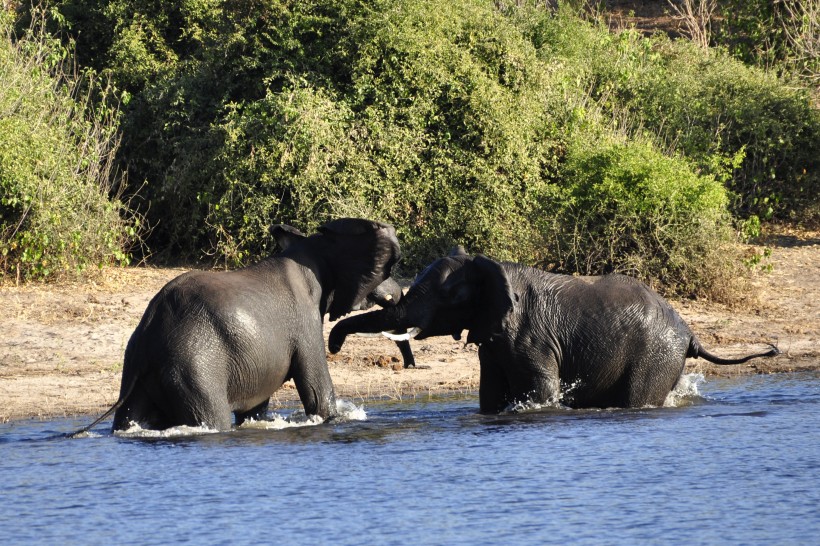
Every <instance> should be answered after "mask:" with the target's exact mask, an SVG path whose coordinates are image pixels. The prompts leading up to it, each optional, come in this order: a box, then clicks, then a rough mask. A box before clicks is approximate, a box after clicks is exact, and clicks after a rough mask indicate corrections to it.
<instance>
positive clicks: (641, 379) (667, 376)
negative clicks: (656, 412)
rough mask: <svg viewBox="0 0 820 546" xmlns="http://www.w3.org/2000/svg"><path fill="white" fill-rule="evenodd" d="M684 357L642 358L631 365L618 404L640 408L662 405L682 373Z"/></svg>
mask: <svg viewBox="0 0 820 546" xmlns="http://www.w3.org/2000/svg"><path fill="white" fill-rule="evenodd" d="M685 362H686V358H685V357H677V358H664V359H662V360H661V361H660V362H658V361H657V359H650V358H647V359H644V360H642V361H640V362H637V363H635V364H634V365H633V368H632V370H631V373H630V374H629V377H628V379H627V382H626V389H624V391H625V397H624V399H623V400H622V401H621V403H620V404H618V405H619V406H622V407H626V408H640V407H644V406H656V407H659V406H663V404H664V402H665V401H666V397H667V396H668V395H669V393H670V392H671V391H672V389H674V388H675V385H676V384H677V382H678V379H680V375H681V373H683V367H684V364H685Z"/></svg>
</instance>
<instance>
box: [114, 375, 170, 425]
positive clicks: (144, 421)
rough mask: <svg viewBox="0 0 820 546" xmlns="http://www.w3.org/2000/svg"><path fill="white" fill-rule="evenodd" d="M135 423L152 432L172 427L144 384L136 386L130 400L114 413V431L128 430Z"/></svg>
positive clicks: (129, 397)
mask: <svg viewBox="0 0 820 546" xmlns="http://www.w3.org/2000/svg"><path fill="white" fill-rule="evenodd" d="M133 423H136V424H137V425H139V426H140V427H142V428H145V429H151V430H161V429H164V428H168V427H169V426H171V425H170V424H169V422H168V418H167V416H166V415H165V413H164V412H163V411H162V410H161V409H160V408H159V406H157V405H156V403H155V402H154V401H153V400H152V399H151V397H150V396H149V395H148V392H147V390H146V387H145V385H143V384H142V383H137V384H136V385H135V386H134V390H133V391H132V392H131V394H130V396H128V399H126V401H125V402H124V403H123V404H122V406H120V407H119V408H118V409H117V411H116V413H114V424H113V425H112V430H128V429H129V428H131V425H132V424H133Z"/></svg>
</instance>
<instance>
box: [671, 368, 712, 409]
mask: <svg viewBox="0 0 820 546" xmlns="http://www.w3.org/2000/svg"><path fill="white" fill-rule="evenodd" d="M705 381H706V379H705V378H704V377H703V374H702V373H687V374H683V375H681V376H680V379H678V383H677V385H675V388H674V389H672V392H670V393H669V394H667V395H666V400H664V402H663V407H665V408H677V407H680V406H688V405H689V404H690V403H691V401H692V399H694V398H701V394H700V391H699V390H698V386H699V385H700V384H702V383H704V382H705Z"/></svg>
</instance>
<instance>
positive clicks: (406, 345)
mask: <svg viewBox="0 0 820 546" xmlns="http://www.w3.org/2000/svg"><path fill="white" fill-rule="evenodd" d="M401 298H402V289H401V286H400V285H399V283H397V282H396V281H395V279H393V278H392V277H390V278H388V279H386V280H385V281H384V282H383V283H381V284H380V285H379V286H377V287H376V289H375V290H373V292H371V293H370V294H368V295H367V297H366V298H365V299H363V300H362V301H361V302H359V303H358V304H357V305H356V306H355V307H354V308H353V309H352V310H353V311H364V310H366V309H371V308H372V307H373V306H374V305H379V306H381V307H394V306H395V305H397V304H398V303H399V301H400V300H401ZM395 343H396V347H398V349H399V352H400V353H401V356H402V361H403V362H404V367H405V368H415V367H416V359H415V357H414V356H413V349H412V348H411V347H410V340H409V339H398V340H395Z"/></svg>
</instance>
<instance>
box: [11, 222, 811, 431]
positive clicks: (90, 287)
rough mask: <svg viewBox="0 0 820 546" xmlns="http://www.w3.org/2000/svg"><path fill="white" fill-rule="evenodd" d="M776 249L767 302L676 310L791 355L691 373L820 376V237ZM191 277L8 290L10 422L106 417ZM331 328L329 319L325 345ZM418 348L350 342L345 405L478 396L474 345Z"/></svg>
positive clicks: (291, 395) (794, 238)
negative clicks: (140, 339)
mask: <svg viewBox="0 0 820 546" xmlns="http://www.w3.org/2000/svg"><path fill="white" fill-rule="evenodd" d="M767 245H768V247H770V248H772V257H771V263H772V264H773V270H772V271H771V272H770V273H757V274H755V275H754V276H753V278H752V283H753V284H754V285H755V289H756V291H757V292H758V298H757V300H758V301H757V303H755V304H752V305H750V306H748V308H744V309H731V308H728V307H726V306H723V305H718V304H713V303H708V302H700V301H683V300H673V301H671V302H670V303H671V304H672V305H673V307H674V308H675V309H676V310H677V311H678V312H679V313H680V315H681V316H682V317H683V318H684V320H686V322H687V323H688V324H689V326H690V327H691V328H692V331H693V332H694V333H695V334H696V335H697V336H698V338H699V340H700V342H701V343H702V344H703V346H704V347H706V349H707V350H709V351H710V352H712V353H714V354H716V355H719V356H722V357H735V356H739V355H743V354H748V353H753V352H760V351H761V350H765V349H764V348H765V346H766V345H767V344H768V343H774V344H776V345H777V346H778V348H779V349H780V351H781V353H782V354H781V355H779V356H776V357H773V358H760V359H755V360H752V361H750V362H748V363H746V364H739V365H732V366H716V365H713V364H710V363H708V362H706V361H704V360H702V359H688V360H687V363H686V367H685V370H684V373H702V374H703V375H704V376H706V377H707V378H708V377H709V376H724V377H725V376H735V375H742V374H743V375H745V374H767V373H787V372H792V371H807V370H820V341H819V340H820V234H817V233H809V234H797V235H795V234H779V235H776V236H773V237H770V238H769V240H768V241H767ZM752 250H754V247H752ZM184 271H186V270H185V269H174V268H169V269H158V268H151V267H130V268H111V269H107V270H104V271H102V272H101V273H100V274H99V275H98V278H95V279H94V280H90V281H86V282H83V283H79V282H69V283H57V284H53V285H42V284H41V285H37V284H32V285H24V286H19V287H17V286H0V304H2V308H3V309H5V312H4V313H3V314H2V315H1V316H0V331H2V332H3V338H2V341H0V423H2V422H8V421H12V420H23V419H50V418H58V417H73V416H84V417H85V416H88V417H92V418H93V417H96V416H99V415H101V414H102V413H103V412H104V411H105V410H106V409H108V408H109V407H110V406H111V405H112V404H113V403H114V402H115V401H116V399H117V396H118V394H119V383H120V375H121V373H122V356H123V352H124V351H125V345H126V343H127V341H128V338H129V337H130V335H131V332H132V331H133V329H134V328H135V327H136V324H137V323H138V322H139V319H140V317H141V316H142V313H143V311H144V310H145V307H146V306H147V304H148V301H149V300H150V299H151V297H153V296H154V294H155V293H156V292H157V291H158V290H159V289H160V288H161V287H162V286H163V285H164V284H165V283H166V282H167V281H169V280H170V279H172V278H174V277H176V276H177V275H179V274H181V273H183V272H184ZM332 326H333V323H325V339H327V334H328V332H329V331H330V328H331V327H332ZM412 346H413V352H414V354H415V355H416V361H417V363H418V364H419V365H420V366H424V368H423V369H409V370H405V369H403V368H402V365H401V355H400V354H399V352H398V349H397V348H396V346H395V344H394V343H393V342H391V341H389V340H387V339H385V338H382V337H361V336H352V337H350V338H349V340H348V342H347V343H346V344H345V346H344V348H343V349H342V351H341V352H340V353H339V354H338V355H329V357H328V366H329V369H330V374H331V377H332V379H333V384H334V388H335V391H336V397H337V398H338V399H345V400H349V401H352V402H354V403H356V404H361V403H362V402H366V401H368V400H385V399H386V400H391V399H392V400H400V399H413V398H416V399H418V398H419V397H429V396H435V395H443V394H448V393H456V394H458V393H472V392H474V391H477V390H478V383H479V365H478V353H477V348H476V347H475V346H473V345H467V346H465V345H464V343H463V342H459V341H454V340H453V339H452V338H449V337H441V338H429V339H425V340H423V341H420V342H415V343H413V344H412ZM298 401H299V398H298V395H297V393H296V389H295V387H294V385H293V382H292V381H289V382H287V383H286V384H285V385H284V386H283V387H282V388H281V389H279V390H278V391H277V392H276V393H274V395H273V396H272V398H271V410H273V411H275V410H276V408H277V407H281V406H285V407H288V408H289V407H292V406H293V405H294V404H298Z"/></svg>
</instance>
